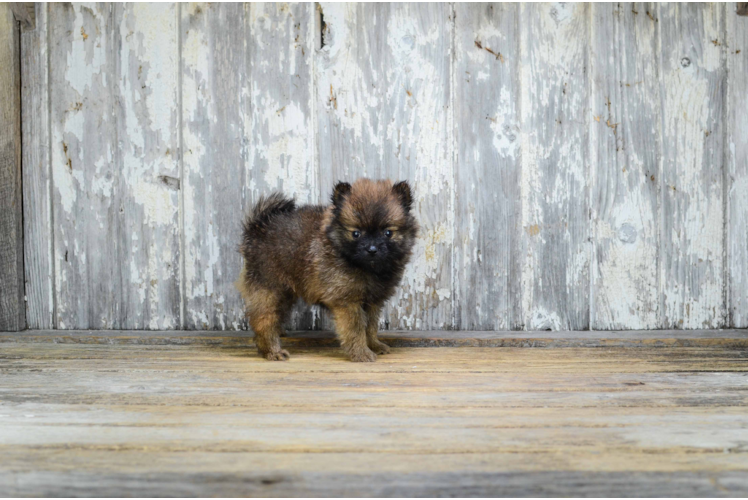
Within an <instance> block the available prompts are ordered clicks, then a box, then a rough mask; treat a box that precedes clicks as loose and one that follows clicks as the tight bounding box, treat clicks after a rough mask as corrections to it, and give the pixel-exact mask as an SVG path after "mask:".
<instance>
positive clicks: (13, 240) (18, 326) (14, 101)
mask: <svg viewBox="0 0 748 500" xmlns="http://www.w3.org/2000/svg"><path fill="white" fill-rule="evenodd" d="M19 44H20V33H19V27H18V22H17V21H16V19H15V17H14V16H13V12H12V11H11V7H10V5H9V4H2V5H0V68H2V72H1V73H0V330H13V331H15V330H23V329H24V328H26V304H25V303H24V271H23V206H22V199H21V196H22V194H21V193H22V190H21V65H20V57H21V48H20V46H19Z"/></svg>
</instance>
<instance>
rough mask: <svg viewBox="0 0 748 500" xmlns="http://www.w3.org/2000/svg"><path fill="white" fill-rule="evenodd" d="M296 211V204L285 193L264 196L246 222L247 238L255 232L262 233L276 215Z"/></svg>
mask: <svg viewBox="0 0 748 500" xmlns="http://www.w3.org/2000/svg"><path fill="white" fill-rule="evenodd" d="M294 210H296V202H295V201H294V200H293V199H290V198H286V197H285V196H283V193H273V194H270V195H268V196H262V197H260V199H259V200H257V203H255V206H254V207H253V208H252V210H251V211H250V212H249V215H247V218H246V219H245V220H244V235H245V237H246V236H248V235H249V234H251V233H253V232H255V231H262V230H263V229H265V228H266V227H267V225H268V222H270V219H272V218H273V216H275V215H279V214H285V213H288V212H293V211H294Z"/></svg>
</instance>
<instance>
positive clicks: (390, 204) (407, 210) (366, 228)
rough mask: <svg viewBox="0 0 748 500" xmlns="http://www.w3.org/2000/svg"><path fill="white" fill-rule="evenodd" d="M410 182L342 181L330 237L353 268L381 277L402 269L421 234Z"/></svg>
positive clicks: (335, 197)
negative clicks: (419, 233) (415, 215)
mask: <svg viewBox="0 0 748 500" xmlns="http://www.w3.org/2000/svg"><path fill="white" fill-rule="evenodd" d="M412 205H413V195H412V192H411V190H410V186H409V185H408V183H407V182H405V181H403V182H398V183H397V184H394V185H393V183H392V181H389V180H379V181H373V180H370V179H359V180H357V181H356V182H354V183H353V185H351V184H348V183H347V182H339V183H338V184H337V185H336V186H335V189H334V191H333V194H332V220H331V222H330V224H329V225H328V227H327V236H328V238H329V240H330V242H331V243H332V245H333V247H334V248H335V249H336V251H337V252H338V253H339V254H340V255H341V256H342V257H343V258H344V259H346V260H347V261H348V262H349V263H351V264H352V265H354V266H356V267H359V268H362V269H365V270H368V271H370V272H373V273H375V274H378V275H388V274H390V273H392V272H394V271H397V270H401V269H402V267H403V266H404V265H405V264H406V263H407V261H408V259H409V258H410V254H411V251H412V249H413V244H414V243H415V239H416V235H417V233H418V224H417V223H416V220H415V218H414V217H413V215H412V214H411V206H412Z"/></svg>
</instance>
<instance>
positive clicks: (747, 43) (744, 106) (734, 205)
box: [723, 4, 748, 328]
mask: <svg viewBox="0 0 748 500" xmlns="http://www.w3.org/2000/svg"><path fill="white" fill-rule="evenodd" d="M733 13H734V8H733V6H732V5H731V4H728V6H727V44H726V45H725V48H724V49H723V50H724V51H725V54H726V58H727V74H728V76H729V80H728V95H727V108H726V110H725V116H726V117H727V122H726V123H725V126H726V127H727V129H726V133H727V140H726V143H725V149H726V151H727V155H726V159H727V164H726V165H725V169H726V171H727V175H726V176H725V180H726V193H727V217H728V219H727V241H726V242H725V245H726V246H727V248H726V251H727V269H726V274H727V277H728V278H729V285H728V286H729V290H728V298H729V302H728V314H729V324H730V326H731V327H733V328H748V17H740V16H737V15H734V14H733Z"/></svg>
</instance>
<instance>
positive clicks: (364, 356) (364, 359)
mask: <svg viewBox="0 0 748 500" xmlns="http://www.w3.org/2000/svg"><path fill="white" fill-rule="evenodd" d="M348 356H349V357H350V358H351V361H354V362H356V363H372V362H374V361H376V360H377V355H376V354H374V352H372V350H371V349H369V348H368V347H365V348H363V349H361V350H359V351H352V352H349V353H348Z"/></svg>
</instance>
